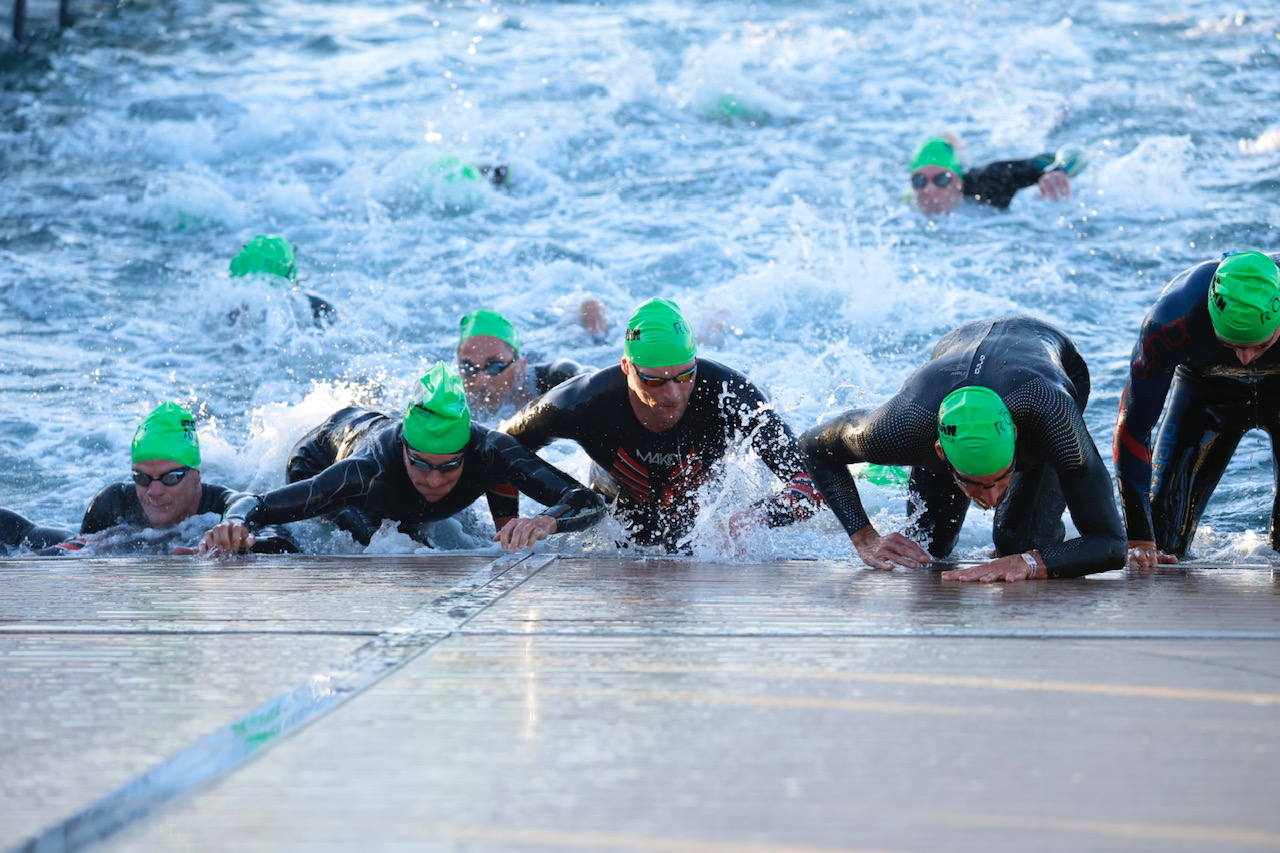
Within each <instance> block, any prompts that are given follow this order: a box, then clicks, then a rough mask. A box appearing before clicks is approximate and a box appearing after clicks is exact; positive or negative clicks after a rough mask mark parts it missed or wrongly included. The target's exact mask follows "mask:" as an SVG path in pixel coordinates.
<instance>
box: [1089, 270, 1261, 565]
mask: <svg viewBox="0 0 1280 853" xmlns="http://www.w3.org/2000/svg"><path fill="white" fill-rule="evenodd" d="M1277 260H1280V253H1278V254H1272V255H1269V256H1268V255H1264V254H1262V253H1261V252H1239V253H1236V254H1232V255H1228V256H1227V257H1226V258H1225V259H1223V260H1222V261H1221V262H1219V261H1205V262H1204V263H1202V264H1198V265H1196V266H1194V267H1192V268H1190V269H1188V270H1185V271H1183V272H1182V273H1180V274H1179V275H1178V276H1176V277H1175V278H1174V279H1173V281H1171V282H1169V284H1168V286H1166V287H1165V289H1164V291H1163V292H1162V293H1161V294H1160V298H1159V299H1158V300H1156V303H1155V305H1153V306H1152V307H1151V310H1150V311H1148V312H1147V316H1146V319H1145V320H1144V321H1143V323H1142V332H1141V334H1140V336H1139V338H1138V343H1137V345H1136V346H1134V348H1133V356H1132V358H1131V360H1130V366H1129V382H1128V384H1127V385H1125V389H1124V392H1123V393H1122V394H1121V396H1120V415H1119V419H1118V420H1117V423H1116V437H1115V448H1114V455H1115V463H1116V479H1117V481H1118V483H1119V486H1120V503H1121V506H1123V508H1124V518H1125V526H1126V527H1127V529H1128V537H1129V560H1130V564H1131V565H1133V566H1134V567H1136V568H1141V569H1150V568H1153V567H1155V566H1156V565H1158V564H1160V563H1175V562H1177V560H1178V558H1181V557H1183V556H1185V555H1186V552H1187V547H1188V546H1189V545H1190V544H1191V540H1192V539H1193V538H1194V536H1195V532H1196V528H1197V527H1198V526H1199V524H1200V517H1201V516H1202V515H1203V514H1204V509H1205V505H1206V504H1207V503H1208V502H1209V497H1210V496H1211V495H1212V494H1213V490H1214V489H1215V488H1216V487H1217V485H1218V481H1219V479H1221V477H1222V472H1223V471H1224V470H1226V467H1227V463H1228V462H1229V461H1230V460H1231V457H1232V455H1233V454H1234V453H1235V450H1236V446H1237V445H1238V444H1239V442H1240V439H1241V437H1242V436H1243V435H1244V434H1245V433H1246V432H1248V431H1249V430H1251V429H1262V430H1266V432H1267V433H1268V434H1269V435H1270V436H1271V450H1272V456H1273V458H1275V459H1276V461H1277V463H1278V464H1277V466H1276V472H1277V473H1276V476H1277V477H1280V448H1278V447H1277V441H1280V347H1277V346H1275V344H1276V340H1277V339H1280V280H1278V277H1277V270H1276V261H1277ZM1171 385H1172V388H1173V393H1172V395H1170V394H1169V389H1170V386H1171ZM1166 396H1169V397H1170V399H1169V409H1168V412H1167V413H1166V414H1165V418H1164V425H1163V426H1162V427H1161V428H1160V436H1159V438H1157V439H1156V444H1155V453H1154V455H1153V454H1152V452H1151V444H1150V442H1151V432H1152V430H1153V429H1154V428H1155V425H1156V422H1157V421H1158V420H1159V419H1160V412H1161V410H1162V409H1163V408H1164V403H1165V397H1166ZM1270 542H1271V547H1272V548H1275V549H1277V550H1280V490H1278V491H1277V498H1276V499H1275V500H1274V501H1273V503H1272V506H1271V528H1270Z"/></svg>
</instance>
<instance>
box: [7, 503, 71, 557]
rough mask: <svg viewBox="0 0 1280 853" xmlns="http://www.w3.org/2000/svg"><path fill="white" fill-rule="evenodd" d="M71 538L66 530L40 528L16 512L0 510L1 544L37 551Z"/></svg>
mask: <svg viewBox="0 0 1280 853" xmlns="http://www.w3.org/2000/svg"><path fill="white" fill-rule="evenodd" d="M70 538H71V534H70V533H68V532H67V531H65V530H55V529H54V528H52V527H39V526H37V525H35V524H33V523H32V522H30V521H28V520H27V519H25V518H23V517H22V516H20V515H18V514H17V513H16V512H10V511H9V510H7V509H0V544H2V545H5V546H8V547H10V548H30V549H32V550H37V549H40V548H47V547H49V546H51V545H56V544H58V543H59V542H62V541H63V540H66V539H70Z"/></svg>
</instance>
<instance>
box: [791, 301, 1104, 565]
mask: <svg viewBox="0 0 1280 853" xmlns="http://www.w3.org/2000/svg"><path fill="white" fill-rule="evenodd" d="M965 385H982V386H986V387H988V388H990V389H992V390H993V391H995V392H996V393H997V394H999V395H1000V398H1001V399H1002V400H1004V403H1005V405H1006V406H1008V408H1009V413H1010V414H1011V415H1012V416H1013V423H1014V427H1015V429H1016V430H1017V447H1016V451H1015V455H1014V473H1013V475H1012V478H1013V479H1012V483H1011V484H1010V485H1009V489H1008V491H1007V492H1006V493H1005V496H1004V499H1003V500H1002V501H1001V502H1000V504H999V506H998V507H997V508H996V516H995V525H994V528H995V529H994V540H995V545H996V550H997V551H998V552H999V554H1000V555H1001V556H1004V555H1007V554H1018V553H1022V552H1025V551H1029V550H1031V549H1033V548H1035V549H1038V550H1039V551H1040V554H1041V556H1042V557H1043V558H1044V562H1045V565H1046V566H1047V567H1048V570H1049V576H1050V577H1074V576H1078V575H1085V574H1090V573H1092V572H1104V571H1108V570H1110V569H1118V568H1120V567H1121V566H1123V565H1124V558H1125V543H1124V531H1123V529H1122V528H1121V526H1120V514H1119V513H1118V512H1117V511H1116V505H1115V499H1114V498H1113V496H1112V492H1111V483H1110V480H1109V477H1108V475H1107V470H1106V467H1105V466H1104V465H1103V463H1102V459H1101V457H1100V456H1099V455H1098V449H1097V448H1096V447H1095V446H1094V443H1093V439H1092V438H1090V437H1089V433H1088V431H1087V430H1086V428H1085V424H1084V418H1083V417H1082V413H1083V411H1084V407H1085V404H1086V403H1087V402H1088V399H1089V369H1088V367H1087V366H1086V365H1085V363H1084V359H1083V358H1081V357H1080V354H1079V353H1078V352H1077V351H1076V348H1075V345H1074V344H1073V343H1072V342H1071V340H1070V338H1068V337H1067V336H1066V335H1065V334H1064V333H1062V332H1061V331H1059V330H1058V329H1056V328H1054V327H1053V326H1050V325H1049V324H1047V323H1043V322H1041V321H1039V320H1035V319H1032V318H1030V317H1006V318H1002V319H999V320H982V321H978V322H974V323H968V324H966V325H964V326H961V327H960V328H958V329H956V330H955V331H953V332H951V333H950V334H948V335H947V336H946V337H944V338H943V339H942V340H941V341H939V342H938V345H937V346H936V347H935V348H934V351H933V356H932V358H931V360H930V361H929V362H928V363H927V364H925V365H924V366H923V367H922V368H920V369H919V370H917V371H916V372H915V373H914V374H913V375H912V376H911V377H910V378H909V379H907V381H906V382H905V383H904V384H903V386H902V390H900V391H899V392H898V393H897V394H895V395H894V396H893V397H892V398H890V399H889V401H888V402H886V403H885V404H884V405H882V406H880V407H879V408H878V409H875V410H873V411H866V410H853V411H849V412H846V413H844V414H843V415H841V416H840V417H837V418H835V419H833V420H831V421H828V422H827V423H825V424H822V425H820V426H818V427H815V428H814V429H812V430H809V431H808V432H807V433H805V434H804V436H803V437H802V438H801V447H802V449H803V451H804V454H805V461H806V462H807V463H808V465H809V470H810V472H811V473H812V474H813V479H814V483H815V484H816V485H817V487H818V490H819V491H820V492H821V493H822V496H823V497H824V498H826V500H827V503H828V504H830V505H831V509H832V510H833V511H834V512H835V514H836V517H837V518H839V519H840V523H841V524H843V525H844V529H845V530H846V531H847V532H848V533H849V535H850V536H852V535H853V534H854V533H856V532H858V531H859V530H861V529H862V528H864V527H866V526H867V525H868V524H870V521H869V520H868V518H867V514H866V512H865V510H864V509H863V507H862V501H861V500H860V499H859V497H858V489H857V487H856V486H855V485H854V481H853V477H852V475H850V473H849V469H848V468H847V467H846V466H848V465H850V464H852V463H854V462H872V463H875V464H879V465H904V466H905V465H909V466H911V476H910V479H909V481H908V485H907V488H908V490H909V492H910V496H909V498H908V510H909V512H910V514H911V515H912V516H916V514H917V513H919V515H918V517H916V520H915V521H914V528H913V531H912V533H913V534H914V535H918V536H920V537H922V538H923V540H924V541H925V543H926V547H927V548H928V550H929V553H931V554H933V555H934V556H935V557H945V556H946V555H948V554H950V553H951V551H952V549H954V548H955V544H956V541H957V539H958V538H959V535H960V526H961V524H962V523H963V522H964V517H965V513H966V512H967V511H968V508H969V499H968V498H967V497H966V496H965V494H964V493H963V492H962V491H961V490H960V487H959V486H958V485H957V484H956V482H955V480H954V478H953V477H952V472H951V468H950V466H948V465H946V464H945V463H943V462H942V461H941V460H939V459H938V457H937V454H936V453H935V451H934V442H935V441H937V437H938V425H937V424H938V421H937V416H938V406H939V405H941V403H942V399H943V398H944V397H945V396H947V394H949V393H951V392H952V391H954V390H955V389H957V388H960V387H962V386H965ZM1064 507H1067V508H1070V510H1071V518H1072V520H1073V521H1074V522H1075V524H1076V528H1077V529H1078V530H1079V531H1080V537H1079V538H1077V539H1072V540H1069V541H1066V542H1064V541H1063V538H1064V536H1065V528H1064V526H1063V523H1062V511H1063V508H1064Z"/></svg>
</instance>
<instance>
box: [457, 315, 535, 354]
mask: <svg viewBox="0 0 1280 853" xmlns="http://www.w3.org/2000/svg"><path fill="white" fill-rule="evenodd" d="M458 325H459V328H460V329H461V334H460V335H459V337H458V346H462V342H463V341H465V340H466V339H467V338H471V337H475V336H476V335H488V336H489V337H491V338H497V339H498V340H500V341H502V342H503V343H506V344H508V345H509V346H510V347H511V348H512V349H513V350H515V351H516V355H520V335H518V334H516V327H515V326H513V325H511V321H510V320H508V319H507V318H506V317H503V316H502V315H501V314H499V313H498V312H497V311H472V312H471V313H470V314H467V315H466V316H465V317H463V318H462V322H461V323H459V324H458Z"/></svg>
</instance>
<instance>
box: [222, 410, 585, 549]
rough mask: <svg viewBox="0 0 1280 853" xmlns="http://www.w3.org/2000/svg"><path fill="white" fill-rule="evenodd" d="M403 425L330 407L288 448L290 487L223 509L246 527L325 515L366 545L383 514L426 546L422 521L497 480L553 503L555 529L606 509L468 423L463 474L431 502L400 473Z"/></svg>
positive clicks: (507, 441) (575, 525)
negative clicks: (326, 416) (327, 414)
mask: <svg viewBox="0 0 1280 853" xmlns="http://www.w3.org/2000/svg"><path fill="white" fill-rule="evenodd" d="M403 446H404V442H403V439H402V437H401V423H400V421H398V420H393V419H391V418H388V417H387V416H386V415H384V414H381V413H380V412H374V411H370V410H368V409H361V408H357V407H354V406H352V407H348V408H345V409H342V410H340V411H338V412H335V413H334V414H333V415H332V416H330V417H329V419H328V420H326V421H325V422H324V423H322V424H321V425H320V426H318V427H316V428H315V429H313V430H312V431H311V432H309V433H307V434H306V435H305V436H303V437H302V440H301V441H299V442H298V444H297V445H295V446H294V448H293V452H292V453H291V454H290V456H289V461H288V463H287V465H286V478H287V479H288V481H289V485H287V486H284V487H282V488H279V489H275V490H273V491H270V492H268V493H266V494H265V495H260V496H259V495H249V496H246V497H244V498H242V499H241V500H239V501H237V502H236V503H235V504H233V505H232V506H231V507H230V508H229V509H228V510H227V512H226V514H225V517H226V518H228V519H239V520H241V521H243V522H244V523H245V524H247V525H249V526H250V527H257V526H259V525H263V524H277V523H281V522H286V521H298V520H300V519H304V518H313V517H315V516H318V515H324V516H326V517H327V518H328V519H329V520H330V521H332V522H333V523H334V524H336V525H337V526H338V527H340V528H341V529H343V530H345V531H347V532H348V533H350V534H351V536H352V537H353V538H354V539H355V540H356V541H357V542H359V543H360V544H362V545H368V544H369V540H370V539H371V538H372V536H373V534H374V533H376V532H377V530H378V528H379V527H381V525H382V521H383V519H392V520H394V521H397V522H399V529H400V531H401V532H402V533H405V534H408V535H409V536H411V537H413V538H414V539H417V540H418V541H420V542H423V543H425V544H429V543H428V542H427V538H426V537H427V534H426V531H425V530H424V529H423V525H424V524H425V523H426V522H429V521H438V520H440V519H443V518H448V517H449V516H451V515H454V514H455V513H457V512H460V511H461V510H464V509H466V508H467V507H468V506H470V505H471V504H472V503H474V502H475V500H476V498H478V497H480V495H482V494H484V493H485V492H486V491H487V490H489V489H490V487H492V486H494V485H495V484H497V483H513V484H514V485H515V487H516V488H518V489H519V490H520V491H522V492H524V493H525V494H527V495H529V496H530V497H532V498H533V499H534V500H536V501H538V502H539V503H543V504H546V505H547V506H548V507H549V508H548V509H547V510H546V511H545V512H544V513H543V514H544V515H549V516H551V517H552V518H555V519H556V526H557V531H556V532H558V533H564V532H570V531H574V530H583V529H585V528H587V527H590V526H591V525H593V524H595V523H596V522H597V521H599V520H600V518H601V517H602V516H603V514H604V504H603V501H601V500H600V496H599V495H596V494H595V493H593V492H592V491H591V490H590V489H588V488H586V487H585V486H583V485H582V484H580V483H578V482H577V481H575V480H574V479H573V478H572V477H570V476H569V475H568V474H565V473H564V472H563V471H560V470H558V469H556V468H553V467H552V466H551V465H548V464H547V463H546V462H543V461H542V460H541V459H539V458H538V457H537V456H535V455H534V454H532V453H530V452H529V451H527V450H525V449H524V448H523V447H521V446H520V444H519V442H517V441H515V440H514V439H512V438H511V437H510V436H507V435H503V434H502V433H500V432H495V431H494V430H490V429H488V428H486V427H482V426H480V425H478V424H475V423H473V424H472V425H471V440H470V442H469V443H468V444H467V446H466V449H465V453H466V461H465V462H463V465H462V474H461V476H460V477H459V479H458V482H457V484H456V485H455V486H454V487H453V489H452V490H451V491H450V492H449V493H448V494H447V495H445V496H444V497H443V498H442V499H441V500H439V501H436V502H434V503H433V502H428V501H427V500H425V499H424V498H423V497H422V496H421V495H420V494H419V493H418V491H417V489H415V488H414V487H413V483H412V482H411V481H410V479H409V475H408V472H407V471H406V470H405V462H404V451H403V449H402V448H403Z"/></svg>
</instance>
